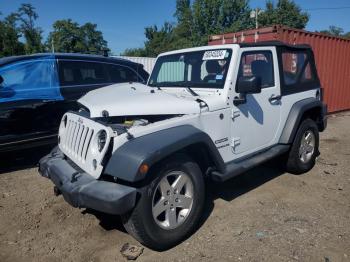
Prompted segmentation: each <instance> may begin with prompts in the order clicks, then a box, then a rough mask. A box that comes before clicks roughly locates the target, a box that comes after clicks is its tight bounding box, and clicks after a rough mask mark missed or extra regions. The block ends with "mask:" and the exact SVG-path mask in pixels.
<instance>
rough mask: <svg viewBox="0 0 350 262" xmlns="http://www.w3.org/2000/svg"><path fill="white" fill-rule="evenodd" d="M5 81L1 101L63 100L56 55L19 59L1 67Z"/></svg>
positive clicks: (0, 70) (1, 88)
mask: <svg viewBox="0 0 350 262" xmlns="http://www.w3.org/2000/svg"><path fill="white" fill-rule="evenodd" d="M0 75H1V77H2V78H3V79H4V82H3V83H2V84H1V87H0V103H1V102H10V101H19V100H32V99H34V100H38V99H39V100H62V99H63V98H62V96H61V93H60V89H59V83H58V77H57V71H56V61H55V59H54V57H48V58H45V57H43V58H38V59H33V60H25V61H17V62H15V63H12V64H9V65H5V66H3V67H0Z"/></svg>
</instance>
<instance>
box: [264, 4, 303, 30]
mask: <svg viewBox="0 0 350 262" xmlns="http://www.w3.org/2000/svg"><path fill="white" fill-rule="evenodd" d="M258 19H259V20H258V21H259V26H260V27H263V26H271V25H275V24H280V25H285V26H289V27H294V28H298V29H303V28H305V26H306V24H307V22H308V21H309V14H308V13H307V12H303V11H302V10H301V8H300V7H299V6H298V5H297V4H296V3H295V2H294V1H293V0H278V2H277V4H276V5H274V3H273V2H272V1H270V0H269V1H268V2H266V8H265V10H264V12H262V13H261V14H260V15H259V17H258Z"/></svg>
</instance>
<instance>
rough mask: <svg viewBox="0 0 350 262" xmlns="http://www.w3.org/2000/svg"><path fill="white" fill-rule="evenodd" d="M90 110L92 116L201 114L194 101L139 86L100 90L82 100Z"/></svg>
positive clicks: (130, 85) (131, 85) (113, 86)
mask: <svg viewBox="0 0 350 262" xmlns="http://www.w3.org/2000/svg"><path fill="white" fill-rule="evenodd" d="M78 102H79V103H80V104H82V105H83V106H85V107H87V108H88V109H89V111H90V117H101V116H102V112H103V111H107V112H108V114H109V116H128V115H129V116H131V115H133V116H135V115H173V114H174V115H175V114H196V113H200V106H199V103H198V102H197V101H195V99H193V98H188V97H185V96H179V95H176V94H169V93H166V92H164V91H162V90H158V89H156V88H151V87H149V86H146V85H143V84H139V83H122V84H114V85H110V86H106V87H103V88H99V89H96V90H93V91H91V92H89V93H87V94H86V95H85V96H83V97H82V98H81V99H79V100H78Z"/></svg>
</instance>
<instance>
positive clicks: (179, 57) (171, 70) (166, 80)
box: [148, 49, 232, 88]
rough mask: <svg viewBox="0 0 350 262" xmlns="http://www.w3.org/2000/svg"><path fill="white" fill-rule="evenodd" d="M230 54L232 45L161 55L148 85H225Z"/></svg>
mask: <svg viewBox="0 0 350 262" xmlns="http://www.w3.org/2000/svg"><path fill="white" fill-rule="evenodd" d="M231 54H232V50H230V49H216V50H202V51H196V52H186V53H178V54H173V55H166V56H161V57H159V58H158V59H157V62H156V64H155V66H154V69H153V71H152V75H151V77H150V79H149V81H148V85H149V86H154V87H201V88H223V87H224V84H225V80H226V74H227V70H228V66H229V64H230V60H231Z"/></svg>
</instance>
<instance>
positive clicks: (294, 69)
mask: <svg viewBox="0 0 350 262" xmlns="http://www.w3.org/2000/svg"><path fill="white" fill-rule="evenodd" d="M282 65H283V78H284V84H285V85H286V86H292V85H296V84H299V83H307V82H310V81H313V80H315V76H314V73H313V72H312V70H311V65H310V62H309V57H308V54H307V53H306V52H304V51H286V52H283V53H282Z"/></svg>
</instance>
